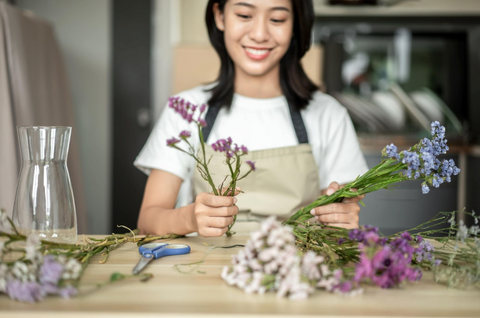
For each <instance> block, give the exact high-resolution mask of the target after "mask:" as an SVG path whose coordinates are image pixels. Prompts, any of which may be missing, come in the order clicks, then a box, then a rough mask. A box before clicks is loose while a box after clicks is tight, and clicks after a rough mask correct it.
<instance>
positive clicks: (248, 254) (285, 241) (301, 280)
mask: <svg viewBox="0 0 480 318" xmlns="http://www.w3.org/2000/svg"><path fill="white" fill-rule="evenodd" d="M341 275H342V273H341V271H336V272H332V271H331V270H330V269H329V267H328V266H327V265H326V264H325V263H324V258H323V257H322V256H318V255H316V254H315V253H314V252H312V251H309V252H307V253H306V254H305V255H303V256H301V255H300V253H299V251H298V249H297V247H296V246H295V236H294V235H293V233H292V230H291V229H290V228H289V227H284V226H282V225H281V223H280V222H278V221H276V220H275V218H274V217H269V218H268V219H266V220H265V221H263V222H262V224H261V228H260V230H258V231H256V232H253V233H252V234H251V235H250V239H249V240H248V242H247V244H246V246H245V248H244V249H242V250H240V251H239V253H238V254H237V255H234V256H233V259H232V266H231V267H228V266H226V267H225V268H224V269H223V272H222V278H223V279H224V280H225V281H226V282H227V283H228V284H229V285H233V286H237V287H239V288H241V289H243V290H244V291H245V292H247V293H260V294H263V293H265V292H268V291H272V292H276V293H277V297H288V298H289V299H305V298H307V297H308V295H309V294H311V293H312V292H313V291H314V290H315V288H324V289H326V290H328V291H334V289H335V287H336V286H337V285H338V284H339V282H340V276H341Z"/></svg>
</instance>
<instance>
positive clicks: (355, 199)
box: [342, 194, 365, 203]
mask: <svg viewBox="0 0 480 318" xmlns="http://www.w3.org/2000/svg"><path fill="white" fill-rule="evenodd" d="M363 199H365V194H362V195H359V196H356V197H352V198H344V199H343V200H342V203H358V201H360V200H363Z"/></svg>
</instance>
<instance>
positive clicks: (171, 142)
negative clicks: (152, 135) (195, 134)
mask: <svg viewBox="0 0 480 318" xmlns="http://www.w3.org/2000/svg"><path fill="white" fill-rule="evenodd" d="M179 142H180V139H177V138H175V137H172V138H170V139H167V146H174V145H176V144H177V143H179Z"/></svg>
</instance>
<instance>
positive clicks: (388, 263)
mask: <svg viewBox="0 0 480 318" xmlns="http://www.w3.org/2000/svg"><path fill="white" fill-rule="evenodd" d="M349 236H350V239H352V240H357V241H358V242H359V249H360V262H359V263H357V265H356V267H355V276H354V278H353V282H352V283H353V284H352V286H353V285H356V284H359V283H361V282H364V281H369V282H372V283H373V284H375V285H377V286H379V287H382V288H392V287H396V286H399V285H400V284H401V283H402V282H403V281H405V280H408V281H412V282H413V281H418V280H420V279H421V278H422V272H421V270H420V269H419V268H417V267H413V266H412V259H413V256H414V253H415V252H418V251H419V250H418V249H416V248H415V247H414V246H413V244H414V242H413V239H412V237H411V236H410V234H409V233H408V232H404V233H402V234H401V236H400V237H397V238H394V239H393V240H392V241H391V242H390V243H388V244H387V240H386V239H385V238H381V237H380V236H379V235H378V229H377V228H373V227H368V228H364V229H355V230H352V231H350V235H349Z"/></svg>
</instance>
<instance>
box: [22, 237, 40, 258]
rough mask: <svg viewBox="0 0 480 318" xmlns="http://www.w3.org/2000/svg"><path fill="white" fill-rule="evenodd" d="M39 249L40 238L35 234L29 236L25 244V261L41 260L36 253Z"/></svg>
mask: <svg viewBox="0 0 480 318" xmlns="http://www.w3.org/2000/svg"><path fill="white" fill-rule="evenodd" d="M39 247H40V238H39V237H38V235H36V234H33V233H32V234H30V235H29V236H28V237H27V240H26V242H25V259H28V260H31V261H35V260H37V259H40V258H41V255H40V254H39V253H38V248H39Z"/></svg>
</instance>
